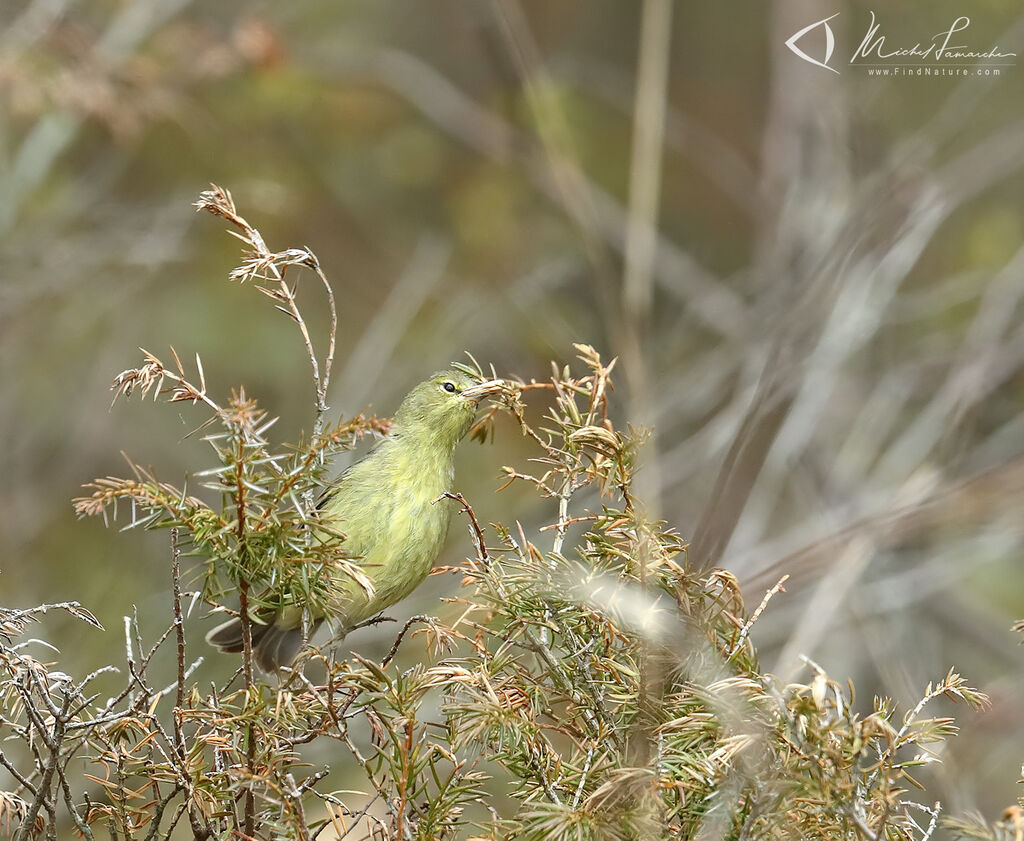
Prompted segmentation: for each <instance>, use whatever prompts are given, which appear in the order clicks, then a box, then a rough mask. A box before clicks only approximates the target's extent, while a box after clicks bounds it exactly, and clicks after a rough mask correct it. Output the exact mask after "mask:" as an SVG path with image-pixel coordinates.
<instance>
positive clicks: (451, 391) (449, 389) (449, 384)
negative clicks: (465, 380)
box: [441, 380, 455, 394]
mask: <svg viewBox="0 0 1024 841" xmlns="http://www.w3.org/2000/svg"><path fill="white" fill-rule="evenodd" d="M441 388H443V389H444V390H445V391H447V392H448V393H449V394H455V383H453V382H452V381H451V380H448V381H447V382H445V384H444V385H442V386H441Z"/></svg>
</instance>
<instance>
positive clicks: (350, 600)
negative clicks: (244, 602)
mask: <svg viewBox="0 0 1024 841" xmlns="http://www.w3.org/2000/svg"><path fill="white" fill-rule="evenodd" d="M486 393H487V392H486V391H481V388H480V387H479V386H476V387H474V386H473V381H472V380H471V379H470V378H469V377H468V376H466V375H465V374H463V373H461V372H458V371H454V370H451V371H442V372H439V373H437V374H435V375H434V376H432V377H431V378H430V379H428V380H426V381H425V382H422V383H420V384H419V385H418V386H416V388H414V389H413V390H412V391H411V392H409V394H408V395H407V396H406V398H405V399H404V400H403V401H402V405H401V406H400V407H399V409H398V412H397V413H396V414H395V419H394V426H393V428H392V431H391V433H390V435H389V436H388V437H387V438H385V439H384V440H382V441H381V442H380V443H379V444H378V445H377V446H376V447H375V448H374V449H373V451H372V452H371V453H370V454H369V455H368V456H366V458H364V459H362V461H359V462H357V463H356V464H354V465H352V467H351V468H349V469H348V470H347V471H346V472H345V473H344V474H343V475H342V476H341V478H340V479H339V480H338V481H337V483H336V484H335V486H334V487H333V488H332V489H331V490H330V491H328V492H327V494H326V495H325V499H324V501H323V502H322V503H321V505H320V510H319V515H320V519H321V521H322V522H323V523H324V524H325V525H328V526H330V528H331V530H332V531H340V532H342V533H343V534H344V535H345V543H344V549H345V553H346V555H350V556H356V557H357V558H358V560H357V561H356V563H357V564H358V565H359V567H360V568H361V569H362V572H363V573H364V574H365V575H366V577H367V578H368V579H369V581H370V583H371V584H372V587H373V594H372V596H371V595H368V594H367V593H366V591H365V590H364V589H363V588H362V587H360V586H359V584H358V583H356V581H354V580H353V579H351V578H350V577H348V576H339V590H338V591H337V592H336V593H334V594H332V595H333V599H332V600H333V601H334V603H335V604H336V605H337V607H338V609H339V614H340V616H341V624H342V627H343V630H344V629H348V628H351V627H354V626H355V625H358V624H359V623H360V622H363V621H365V620H366V619H369V618H370V617H371V616H373V615H374V614H376V613H379V612H380V611H381V610H384V609H385V608H387V607H389V606H391V605H393V604H395V602H398V601H400V600H401V599H403V598H405V597H406V596H407V595H409V593H411V592H412V591H413V590H414V589H415V588H416V587H417V586H418V585H419V584H420V583H421V582H422V581H423V579H424V578H426V577H427V575H428V574H429V572H430V570H431V568H432V566H433V564H434V561H435V560H436V559H437V555H438V553H439V552H440V551H441V547H442V546H443V545H444V541H445V536H446V534H447V532H448V523H449V520H450V518H451V506H450V505H449V504H448V501H447V500H442V501H440V502H436V504H435V500H437V499H438V497H440V496H441V495H442V494H443V493H445V492H446V491H449V490H451V487H452V481H453V479H454V477H455V464H454V455H455V447H456V445H457V444H458V443H459V441H461V440H462V439H463V438H465V436H466V434H467V433H468V432H469V430H470V428H471V427H472V426H473V421H474V418H475V417H476V407H477V402H478V400H479V399H480V398H481V397H483V396H485V395H486ZM324 533H325V531H322V532H321V534H324ZM325 539H331V540H333V539H335V538H333V537H330V538H325ZM314 619H315V620H316V622H317V624H319V621H320V618H319V617H314ZM301 625H302V607H301V606H299V605H296V606H294V607H290V608H284V609H283V610H280V611H278V612H277V613H276V614H273V615H266V616H263V615H261V616H259V617H258V619H257V621H256V622H254V623H253V625H252V635H253V648H254V653H255V656H256V662H257V664H258V665H259V666H260V668H261V669H263V670H264V671H268V672H270V671H274V670H276V669H278V668H280V667H282V666H286V665H288V664H289V663H290V662H291V661H292V659H293V658H294V656H295V654H296V653H297V652H298V650H299V648H300V647H301V645H302V628H301ZM207 640H208V641H209V642H210V644H211V645H214V646H216V647H218V648H220V649H221V650H222V651H232V652H236V651H241V650H242V628H241V622H240V621H239V620H238V619H232V620H230V621H228V622H225V623H224V624H223V625H220V626H218V627H216V628H214V629H213V630H212V631H211V632H210V633H209V634H208V635H207Z"/></svg>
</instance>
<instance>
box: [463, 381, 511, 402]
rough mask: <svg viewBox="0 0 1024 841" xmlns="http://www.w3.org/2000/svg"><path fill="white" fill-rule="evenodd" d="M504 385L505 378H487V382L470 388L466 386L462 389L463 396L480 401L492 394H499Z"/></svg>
mask: <svg viewBox="0 0 1024 841" xmlns="http://www.w3.org/2000/svg"><path fill="white" fill-rule="evenodd" d="M504 387H505V381H504V380H486V381H485V382H482V383H477V384H476V385H472V386H470V387H469V388H464V389H463V390H462V396H463V397H465V398H466V399H467V400H475V401H477V402H479V401H481V400H483V399H484V398H485V397H490V396H491V395H492V394H498V393H499V392H500V391H501V390H502V389H503V388H504Z"/></svg>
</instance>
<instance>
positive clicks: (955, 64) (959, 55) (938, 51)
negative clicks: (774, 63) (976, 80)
mask: <svg viewBox="0 0 1024 841" xmlns="http://www.w3.org/2000/svg"><path fill="white" fill-rule="evenodd" d="M870 15H871V23H870V24H869V25H868V30H867V32H866V33H865V35H864V40H862V41H861V42H860V46H859V47H857V50H856V51H855V52H854V54H853V55H852V56H851V57H850V64H852V65H863V66H865V67H867V68H869V70H868V72H869V73H870V74H873V75H889V72H890V70H891V71H892V72H893V73H895V74H896V75H901V74H902V75H908V74H910V75H913V74H916V75H922V74H924V75H966V74H967V72H968V70H969V68H971V67H974V68H977V72H978V73H979V74H984V75H999V69H998V67H999V65H1002V64H1012V63H1013V62H1006V61H1004V60H1005V59H1011V58H1016V56H1017V53H1015V52H1003V51H1002V50H1000V49H999V47H998V46H994V47H992V48H991V49H988V50H978V49H974V48H973V47H970V46H968V45H967V44H959V43H953V39H954V38H956V39H957V40H960V33H962V32H963V31H964V30H965V29H967V27H969V26H970V25H971V19H970V18H969V17H967V15H961V16H960V17H958V18H957V19H956V20H954V21H953V23H952V24H951V25H950V27H949V29H946V30H943V31H941V32H939V33H937V34H936V35H934V36H932V39H931V41H930V42H929V43H928V44H927V45H926V46H922V45H921V42H920V41H918V42H917V43H916V44H914V46H912V47H902V46H901V47H890V46H888V45H887V44H886V40H885V37H886V36H885V35H880V34H879V32H878V30H879V29H880V28H881V24H880V23H879V22H878V20H877V19H876V18H875V13H874V12H873V11H872V12H870ZM838 16H839V12H836V13H835V14H834V15H831V16H829V17H827V18H823V19H822V20H819V21H817V22H816V23H812V24H811V25H810V26H805V27H804V28H803V29H801V30H800V31H799V32H796V33H794V34H793V36H792V37H790V38H789V40H787V41H786V46H787V47H789V49H790V50H792V51H793V52H794V53H795V54H796V55H797V56H799V57H800V58H802V59H803V60H804V61H806V62H809V63H810V64H815V65H817V66H818V67H823V68H825V69H826V70H831V71H832V72H833V73H838V72H839V71H838V70H836V68H835V67H832V66H831V65H830V63H829V62H830V61H831V59H832V52H833V50H834V49H835V45H836V37H835V33H833V32H832V27H830V26H829V21H830V20H832V19H833V18H836V17H838ZM819 28H820V29H821V30H822V31H823V32H824V35H825V52H824V55H823V56H822V57H821V58H820V59H819V58H815V57H814V56H811V55H808V54H807V53H806V52H804V50H803V49H801V48H800V46H799V42H800V40H801V39H802V38H803V37H804V36H805V35H807V34H808V33H809V32H812V31H814V30H816V29H819ZM900 59H910V60H909V61H902V62H901V61H900ZM876 68H882V69H881V70H877V72H876ZM914 68H917V69H916V70H915V69H914ZM929 68H937V69H935V70H932V69H929ZM947 68H948V69H947Z"/></svg>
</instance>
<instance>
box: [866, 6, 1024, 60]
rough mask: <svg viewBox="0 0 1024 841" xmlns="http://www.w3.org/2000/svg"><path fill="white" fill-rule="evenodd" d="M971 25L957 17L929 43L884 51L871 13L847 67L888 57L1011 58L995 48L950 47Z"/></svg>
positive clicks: (882, 40)
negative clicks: (866, 27)
mask: <svg viewBox="0 0 1024 841" xmlns="http://www.w3.org/2000/svg"><path fill="white" fill-rule="evenodd" d="M970 25H971V19H970V18H969V17H967V16H966V15H961V16H960V17H958V18H957V19H956V20H955V21H953V24H952V25H951V26H950V27H949V29H948V30H945V31H943V32H939V33H937V34H936V35H935V36H934V37H933V38H932V40H931V43H930V44H928V45H927V46H924V47H922V46H921V42H920V41H918V43H916V44H915V45H914V46H912V47H896V48H895V49H887V48H886V43H885V36H884V35H879V34H878V30H879V28H880V24H879V23H878V21H877V20H875V13H874V12H871V24H870V25H869V26H868V31H867V34H866V35H865V36H864V40H863V41H861V43H860V46H859V47H858V48H857V51H856V52H855V53H854V54H853V56H852V57H851V58H850V64H855V63H856V62H857V61H858V60H859V59H865V60H870V59H872V58H878V59H882V60H887V59H892V58H916V59H921V60H922V61H924V60H927V59H931V60H932V61H936V62H939V61H947V60H949V61H955V60H956V59H968V60H971V61H977V60H987V61H990V60H992V59H997V58H1013V57H1015V56H1016V55H1017V53H1004V52H1000V50H999V48H998V47H992V48H991V49H989V50H983V51H982V50H972V49H971V48H970V47H968V46H967V45H966V44H952V43H950V42H951V41H952V40H953V38H954V36H956V35H957V34H958V33H960V32H963V31H964V30H965V29H967V27H968V26H970Z"/></svg>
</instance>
